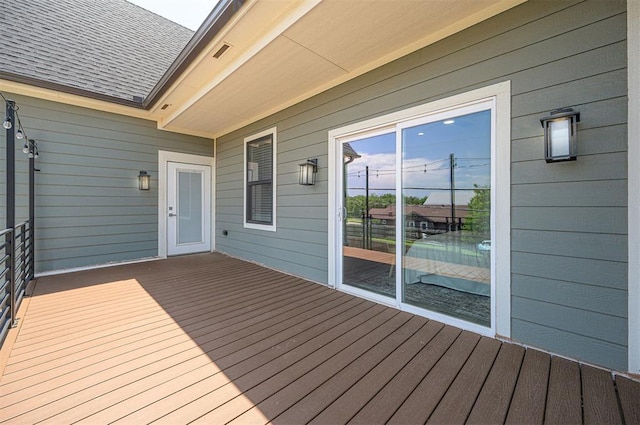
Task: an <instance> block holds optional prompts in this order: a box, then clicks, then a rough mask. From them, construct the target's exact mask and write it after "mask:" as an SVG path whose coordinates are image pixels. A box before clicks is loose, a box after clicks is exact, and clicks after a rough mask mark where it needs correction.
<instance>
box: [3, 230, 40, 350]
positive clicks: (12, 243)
mask: <svg viewBox="0 0 640 425" xmlns="http://www.w3.org/2000/svg"><path fill="white" fill-rule="evenodd" d="M32 229H33V222H32V220H27V221H23V222H22V223H19V224H18V225H17V226H16V227H14V228H13V229H5V230H2V231H0V346H1V345H2V343H3V342H4V340H5V338H6V336H7V333H8V332H9V329H10V328H11V327H12V326H15V325H16V323H17V320H18V318H17V314H18V308H19V307H20V303H21V302H22V299H23V298H24V295H25V293H26V290H27V285H28V284H29V282H30V281H31V280H32V279H33V278H34V255H33V247H34V245H33V232H32Z"/></svg>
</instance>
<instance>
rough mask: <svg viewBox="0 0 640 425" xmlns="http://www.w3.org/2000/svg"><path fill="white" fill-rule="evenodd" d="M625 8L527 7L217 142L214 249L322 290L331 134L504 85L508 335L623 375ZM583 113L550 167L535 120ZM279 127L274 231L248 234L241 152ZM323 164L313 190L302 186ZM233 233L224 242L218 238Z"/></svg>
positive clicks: (597, 4)
mask: <svg viewBox="0 0 640 425" xmlns="http://www.w3.org/2000/svg"><path fill="white" fill-rule="evenodd" d="M625 5H626V3H625V2H624V1H558V2H549V1H538V0H530V1H528V2H526V3H525V4H523V5H521V6H518V7H516V8H514V9H512V10H509V11H507V12H505V13H503V14H501V15H499V16H496V17H494V18H492V19H490V20H488V21H485V22H482V23H480V24H478V25H475V26H473V27H471V28H469V29H467V30H465V31H463V32H461V33H458V34H456V35H454V36H451V37H449V38H447V39H445V40H442V41H440V42H438V43H436V44H434V45H431V46H428V47H426V48H424V49H422V50H420V51H418V52H415V53H413V54H410V55H407V56H405V57H403V58H401V59H399V60H396V61H394V62H392V63H390V64H388V65H385V66H383V67H380V68H378V69H375V70H373V71H371V72H369V73H368V74H366V75H363V76H361V77H359V78H356V79H354V80H351V81H349V82H347V83H345V84H342V85H340V86H338V87H336V88H334V89H331V90H328V91H326V92H323V93H321V94H319V95H317V96H315V97H313V98H312V99H309V100H307V101H304V102H302V103H300V104H297V105H295V106H293V107H291V108H288V109H287V110H284V111H282V112H280V113H277V114H275V115H273V116H271V117H269V118H266V119H264V120H261V121H259V122H257V123H254V124H252V125H250V126H248V127H245V128H243V129H241V130H238V131H235V132H233V133H231V134H229V135H225V136H223V137H221V138H219V139H218V148H217V149H218V151H217V152H218V160H217V172H218V174H217V184H218V186H217V188H218V191H217V202H218V216H217V229H218V232H219V233H218V235H217V247H218V248H219V249H220V250H222V251H225V252H229V253H231V254H233V255H238V256H241V257H243V258H248V259H251V260H254V261H259V262H261V263H264V264H266V265H268V266H271V267H275V268H279V269H282V270H286V271H288V272H291V273H295V274H299V275H302V276H305V277H308V278H311V279H314V280H317V281H321V282H327V262H328V258H327V254H328V248H327V242H326V236H325V234H326V231H327V211H326V205H327V196H328V188H327V175H326V173H327V161H328V158H327V133H328V131H329V130H331V129H335V128H338V127H341V126H344V125H347V124H350V123H354V122H359V121H363V120H365V119H368V118H372V117H375V116H380V115H383V114H387V113H390V112H393V111H398V110H402V109H406V108H408V107H411V106H415V105H418V104H424V103H427V102H430V101H433V100H436V99H439V98H443V97H447V96H451V95H453V94H457V93H463V92H466V91H469V90H472V89H474V88H479V87H483V86H487V85H490V84H493V83H497V82H501V81H505V80H510V81H511V88H512V111H511V118H512V123H511V124H512V126H511V127H512V129H511V130H512V149H511V155H512V164H511V178H512V189H511V200H512V209H511V215H512V229H511V230H512V232H511V234H512V258H511V261H512V335H511V336H512V337H513V339H515V340H517V341H521V342H523V343H526V344H530V345H535V346H538V347H541V348H544V349H548V350H551V351H554V352H557V353H561V354H564V355H568V356H571V357H575V358H579V359H582V360H585V361H590V362H594V363H598V364H602V365H605V366H610V367H613V368H616V369H621V370H624V369H625V368H626V340H627V336H626V329H627V326H626V317H627V311H626V310H627V307H626V306H627V304H626V303H627V293H626V287H627V281H626V279H627V274H626V266H627V265H626V261H627V235H626V234H627V218H626V214H627V213H626V206H627V205H626V193H627V181H626V174H627V172H626V166H627V164H626V161H627V154H626V145H627V137H626V132H627V128H626V116H627V112H626V102H627V99H626V90H627V86H626V14H625ZM564 106H572V107H574V108H575V109H577V110H578V111H580V113H581V119H582V121H581V123H580V124H579V134H578V137H579V148H578V149H579V152H578V155H579V158H578V160H577V161H576V162H570V163H560V164H546V163H545V161H544V159H543V147H542V127H541V126H540V121H539V120H540V118H542V117H544V116H546V115H548V113H549V111H551V110H554V109H556V108H558V107H564ZM273 126H276V127H277V129H278V189H277V190H278V198H277V202H278V210H277V220H278V230H277V232H275V233H272V232H260V231H255V230H247V229H243V227H242V208H243V200H242V180H243V176H242V161H243V152H242V141H243V138H244V137H246V136H248V135H251V134H254V133H257V132H259V131H261V130H264V129H267V128H270V127H273ZM314 157H317V158H318V159H319V173H318V177H319V183H318V184H317V185H316V186H313V187H303V186H298V185H297V184H296V181H295V178H296V171H297V164H298V163H300V162H302V161H304V160H305V159H306V158H314ZM222 230H228V235H227V236H223V235H222V234H221V233H220V232H221V231H222Z"/></svg>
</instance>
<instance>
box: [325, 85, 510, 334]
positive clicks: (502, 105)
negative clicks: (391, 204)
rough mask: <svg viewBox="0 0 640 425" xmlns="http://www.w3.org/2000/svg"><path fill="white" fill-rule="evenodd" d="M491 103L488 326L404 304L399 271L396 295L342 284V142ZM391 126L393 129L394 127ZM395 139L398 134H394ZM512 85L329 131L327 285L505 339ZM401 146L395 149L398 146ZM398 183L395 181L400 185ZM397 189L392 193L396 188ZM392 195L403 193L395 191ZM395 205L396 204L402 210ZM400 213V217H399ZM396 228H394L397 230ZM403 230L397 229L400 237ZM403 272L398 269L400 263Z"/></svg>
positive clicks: (507, 324)
mask: <svg viewBox="0 0 640 425" xmlns="http://www.w3.org/2000/svg"><path fill="white" fill-rule="evenodd" d="M485 102H492V105H493V108H492V117H491V119H492V146H491V164H492V165H491V188H492V190H491V205H492V214H491V232H492V240H494V241H495V243H494V244H493V246H492V251H491V274H492V276H491V277H492V279H491V281H492V284H491V287H492V289H491V305H492V308H491V326H490V327H484V326H480V325H477V324H474V323H470V322H467V321H463V320H460V319H455V318H452V317H449V316H446V315H444V314H439V313H434V312H430V311H428V310H424V309H420V308H417V307H412V306H408V305H407V304H404V303H402V298H401V296H400V295H401V294H400V293H399V292H400V286H401V285H398V284H397V282H398V280H399V279H401V276H400V275H401V273H396V275H397V278H396V288H397V292H396V294H397V296H396V299H395V300H393V299H389V298H386V297H382V296H380V297H379V296H376V295H375V294H371V293H368V291H364V290H355V289H356V288H344V287H343V286H341V280H342V271H343V270H342V255H343V252H342V220H344V216H343V214H344V213H343V205H342V203H343V200H342V197H343V193H342V188H343V184H344V183H343V178H344V177H343V173H342V169H343V164H344V159H343V153H342V145H343V143H345V142H349V141H353V140H358V139H361V138H364V137H367V136H370V135H374V134H380V133H381V132H391V131H396V132H400V131H401V130H400V127H402V126H403V124H404V123H406V122H408V121H414V120H420V119H424V120H429V118H428V117H429V116H432V115H435V114H446V113H448V112H449V113H450V112H452V111H456V110H462V109H463V108H465V107H468V106H473V105H477V104H481V103H485ZM394 129H395V130H394ZM396 137H397V136H396ZM510 145H511V84H510V82H509V81H506V82H502V83H498V84H494V85H491V86H488V87H483V88H480V89H476V90H473V91H469V92H466V93H462V94H458V95H454V96H451V97H447V98H444V99H439V100H436V101H433V102H429V103H426V104H423V105H419V106H415V107H412V108H408V109H405V110H402V111H398V112H394V113H391V114H387V115H383V116H380V117H376V118H373V119H369V120H366V121H362V122H358V123H354V124H350V125H347V126H345V127H341V128H337V129H334V130H331V131H329V182H328V184H329V186H328V187H329V199H328V205H329V207H328V208H329V209H328V217H329V219H328V247H329V252H328V269H329V276H328V278H329V279H328V283H329V286H330V287H333V288H336V289H339V290H341V291H345V292H350V293H353V294H354V295H358V296H361V297H363V298H368V299H371V300H373V301H376V302H380V303H382V304H386V305H392V306H393V307H396V308H398V309H401V310H405V311H409V312H412V313H416V314H420V315H423V316H425V317H429V318H432V319H435V320H439V321H443V322H446V323H449V324H452V325H455V326H458V327H461V328H463V329H467V330H470V331H474V332H478V333H481V334H484V335H489V336H499V337H503V338H509V337H510V336H511V261H510V258H511V240H510V235H511V220H510V207H511V198H510V193H511V179H510V177H511V173H510V170H511V149H510ZM398 148H399V147H398ZM400 184H401V182H397V185H400ZM397 190H398V189H397V188H396V192H397ZM396 196H401V192H397V193H396ZM400 204H401V203H397V208H401V205H400ZM397 216H398V217H400V216H401V215H397ZM396 230H397V229H396ZM401 234H402V232H400V233H397V235H401ZM401 259H402V253H401V252H396V264H397V265H401V264H402V262H401ZM398 269H399V270H401V267H398Z"/></svg>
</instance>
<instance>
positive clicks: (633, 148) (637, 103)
mask: <svg viewBox="0 0 640 425" xmlns="http://www.w3.org/2000/svg"><path fill="white" fill-rule="evenodd" d="M627 75H628V96H629V109H628V119H627V129H628V130H627V131H628V136H627V137H628V140H627V142H628V163H629V166H628V167H627V168H628V180H627V182H628V184H627V187H628V203H627V205H628V224H627V225H628V250H629V253H628V255H629V258H628V292H627V297H628V301H627V303H628V312H629V319H628V320H629V323H628V332H629V336H628V338H629V341H628V344H629V347H628V369H629V372H630V373H634V374H640V244H639V243H638V241H640V227H638V223H640V186H639V185H638V184H631V182H638V181H640V2H638V1H637V0H627Z"/></svg>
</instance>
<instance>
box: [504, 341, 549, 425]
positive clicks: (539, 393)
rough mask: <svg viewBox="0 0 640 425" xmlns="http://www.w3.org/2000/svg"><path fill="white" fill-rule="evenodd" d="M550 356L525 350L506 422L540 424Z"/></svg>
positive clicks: (518, 424) (545, 394)
mask: <svg viewBox="0 0 640 425" xmlns="http://www.w3.org/2000/svg"><path fill="white" fill-rule="evenodd" d="M550 362H551V356H549V355H548V354H546V353H543V352H541V351H537V350H527V352H526V353H525V355H524V360H523V361H522V368H521V369H520V376H519V377H518V383H517V384H516V388H515V391H514V393H513V398H512V400H511V405H510V406H509V413H508V415H507V421H506V423H507V424H517V425H520V424H542V423H543V422H544V411H545V407H546V401H547V385H548V382H549V368H550Z"/></svg>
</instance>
